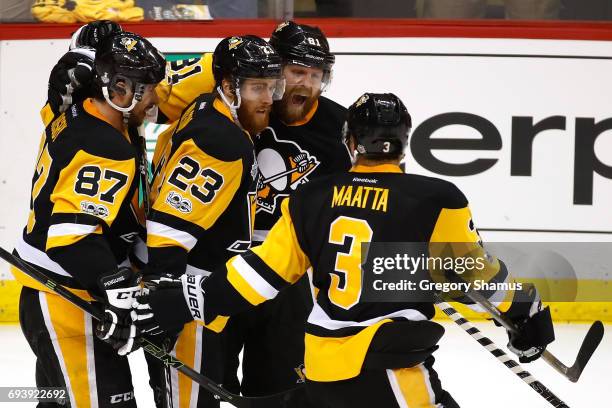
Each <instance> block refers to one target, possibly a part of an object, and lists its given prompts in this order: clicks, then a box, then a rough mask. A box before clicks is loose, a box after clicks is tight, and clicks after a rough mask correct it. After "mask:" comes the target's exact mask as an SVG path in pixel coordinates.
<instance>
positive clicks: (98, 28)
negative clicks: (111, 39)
mask: <svg viewBox="0 0 612 408" xmlns="http://www.w3.org/2000/svg"><path fill="white" fill-rule="evenodd" d="M122 31H123V29H122V28H121V26H120V25H119V24H118V23H115V22H114V21H110V20H99V21H92V22H91V23H88V24H85V25H84V26H81V27H80V28H79V29H78V30H77V31H76V32H75V33H74V34H72V39H71V41H70V49H71V50H72V49H74V48H78V47H90V48H93V49H98V45H100V43H101V42H102V40H104V39H105V38H106V37H108V36H111V35H113V34H117V33H120V32H122Z"/></svg>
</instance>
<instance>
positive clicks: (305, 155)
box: [153, 21, 351, 396]
mask: <svg viewBox="0 0 612 408" xmlns="http://www.w3.org/2000/svg"><path fill="white" fill-rule="evenodd" d="M270 44H271V45H272V46H273V47H274V48H275V49H276V51H277V52H278V53H279V54H280V56H281V58H282V63H283V77H284V78H285V81H286V91H285V94H284V95H283V99H282V100H279V101H275V102H274V104H273V107H272V113H271V115H270V124H269V126H267V127H266V128H265V129H263V130H262V131H261V132H259V134H258V135H257V136H255V138H254V143H255V150H256V153H257V164H258V166H259V171H260V174H261V179H260V182H259V185H258V188H257V215H256V216H255V232H254V236H253V240H254V241H255V242H261V241H262V240H263V239H264V238H265V236H266V234H267V232H268V230H269V229H270V228H271V226H272V225H273V224H274V222H275V221H276V220H277V219H278V218H279V217H280V202H281V200H282V199H283V198H285V197H287V196H289V195H290V194H291V193H292V192H294V191H295V190H297V189H299V188H300V187H301V186H303V185H305V184H306V183H307V182H308V181H309V180H312V179H316V178H318V177H322V176H325V175H328V174H333V173H336V172H340V171H346V170H348V169H349V168H350V165H351V162H350V157H349V155H348V152H347V150H346V147H345V146H344V144H343V143H342V138H341V131H342V124H343V123H344V118H345V113H346V109H345V108H343V107H341V106H340V105H338V104H337V103H335V102H333V101H331V100H329V99H327V98H325V97H323V96H321V93H322V92H323V91H324V90H325V89H326V88H327V87H328V86H329V84H330V81H331V72H332V68H333V64H334V62H335V58H334V55H333V54H332V53H331V52H330V50H329V44H328V41H327V38H326V37H325V35H324V34H323V33H322V32H321V30H319V29H318V28H317V27H311V26H308V25H304V24H296V23H294V22H291V21H287V22H283V23H281V24H279V26H278V27H277V28H276V29H275V30H274V32H273V33H272V36H271V38H270ZM211 61H212V56H211V55H210V54H204V55H203V56H202V57H201V58H194V59H191V60H185V61H175V62H171V63H170V64H169V66H170V68H171V69H170V71H169V74H168V76H167V78H168V82H169V84H171V85H172V88H171V90H172V92H171V94H170V96H169V98H168V99H167V102H165V103H160V116H159V117H158V119H160V120H162V121H164V120H170V121H173V122H174V123H175V125H174V126H176V125H177V122H176V119H177V115H178V114H179V112H180V111H181V109H182V108H183V107H184V106H185V104H186V103H187V102H189V101H191V100H192V99H193V98H195V97H196V96H197V95H198V94H199V93H200V92H205V91H207V90H208V88H209V87H212V84H213V83H214V81H212V80H211V75H210V72H211V68H210V64H211ZM169 84H167V85H169ZM160 89H164V88H161V87H160ZM165 89H167V87H166V88H165ZM160 94H163V92H160ZM172 132H173V127H171V128H170V129H169V130H168V131H166V132H165V133H163V134H162V135H160V137H159V139H158V141H157V145H156V151H155V155H154V158H153V167H154V170H153V171H154V173H157V171H158V169H159V167H160V166H159V165H158V163H163V161H164V160H165V159H164V157H163V151H164V147H165V144H166V143H167V141H168V140H169V138H170V136H171V135H172ZM245 248H246V247H245ZM311 308H312V298H311V294H310V287H309V283H308V278H307V277H304V278H303V279H302V280H301V281H300V283H299V284H298V285H295V286H294V287H292V288H290V289H289V290H287V291H285V292H284V293H283V294H281V295H280V296H279V298H278V299H275V301H274V302H270V303H268V304H266V305H262V307H260V308H258V309H256V310H253V311H247V312H245V313H244V314H242V315H239V316H234V317H233V318H232V319H231V320H230V321H229V323H228V326H229V327H228V328H227V332H228V336H227V339H226V342H225V343H226V346H227V347H228V349H229V351H228V354H227V355H228V357H229V360H228V361H226V363H225V365H226V367H227V370H226V376H225V378H224V381H223V383H224V385H225V387H227V388H228V389H230V390H232V391H234V392H239V391H242V393H243V394H245V395H250V396H261V395H266V394H272V393H276V392H280V391H282V390H286V389H289V388H292V387H294V386H295V385H296V384H297V383H301V382H303V381H304V376H303V373H302V367H303V355H304V342H303V337H304V323H305V321H306V318H307V316H308V313H310V310H311ZM243 345H244V352H243V360H242V371H243V372H242V384H241V385H240V384H239V383H238V378H237V376H236V371H237V369H238V354H239V353H240V350H241V349H242V347H243Z"/></svg>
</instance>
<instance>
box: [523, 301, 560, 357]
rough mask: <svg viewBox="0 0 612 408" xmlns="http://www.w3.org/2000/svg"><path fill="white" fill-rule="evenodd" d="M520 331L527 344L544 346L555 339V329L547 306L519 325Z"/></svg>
mask: <svg viewBox="0 0 612 408" xmlns="http://www.w3.org/2000/svg"><path fill="white" fill-rule="evenodd" d="M521 332H522V333H523V335H524V336H525V337H526V341H527V342H528V344H531V345H534V346H540V347H546V345H548V344H550V343H552V342H553V341H555V329H554V327H553V323H552V317H551V315H550V308H549V307H548V306H547V307H545V308H544V309H542V310H540V311H539V312H538V313H536V314H534V315H533V316H531V318H529V319H527V321H525V323H524V324H523V326H522V327H521Z"/></svg>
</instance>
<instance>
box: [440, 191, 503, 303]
mask: <svg viewBox="0 0 612 408" xmlns="http://www.w3.org/2000/svg"><path fill="white" fill-rule="evenodd" d="M452 187H453V188H452V189H451V194H450V199H447V200H444V202H446V204H447V206H446V207H443V208H441V210H440V212H439V214H438V217H437V220H436V222H435V226H434V229H433V232H432V234H431V238H430V241H429V254H430V257H432V258H433V259H434V261H433V262H432V263H431V267H430V273H431V275H432V279H433V280H434V281H436V282H446V281H449V280H450V281H456V280H461V281H464V282H467V283H471V284H472V287H474V286H475V285H474V284H475V283H476V282H477V281H478V285H477V286H478V287H494V286H497V284H500V283H502V284H503V283H508V282H509V281H510V280H511V275H510V273H509V272H508V270H507V268H506V266H505V264H504V263H503V262H502V261H501V260H499V259H497V258H496V257H494V256H492V255H491V254H490V253H488V252H487V251H486V250H485V248H484V245H483V242H482V240H481V238H480V235H479V233H478V230H477V229H476V227H475V225H474V221H473V219H472V212H471V210H470V208H469V205H468V202H467V199H466V198H465V196H464V195H463V193H461V191H459V189H457V188H456V187H455V186H452ZM450 258H452V259H453V260H454V261H453V265H454V274H455V275H452V276H449V275H448V271H447V267H446V266H444V267H440V265H442V264H443V263H444V261H445V260H447V259H450ZM435 260H440V262H439V263H436V262H435ZM481 293H482V294H483V295H485V296H486V297H487V298H489V299H490V300H492V301H494V302H495V303H496V304H497V305H498V306H500V307H502V308H503V309H507V308H508V307H509V303H508V301H511V300H512V298H513V296H514V292H513V291H501V292H498V291H495V290H489V291H486V290H485V291H481ZM450 296H451V298H453V300H456V301H459V302H461V303H464V304H466V305H467V306H469V307H470V308H472V309H474V310H476V311H479V312H480V311H482V310H480V308H479V307H478V306H477V305H474V304H473V302H472V301H471V300H470V299H469V298H467V297H466V296H465V295H463V294H462V293H459V292H450Z"/></svg>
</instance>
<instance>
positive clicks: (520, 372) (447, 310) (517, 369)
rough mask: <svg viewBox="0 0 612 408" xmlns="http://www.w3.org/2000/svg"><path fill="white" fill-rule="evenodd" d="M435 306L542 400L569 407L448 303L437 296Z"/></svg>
mask: <svg viewBox="0 0 612 408" xmlns="http://www.w3.org/2000/svg"><path fill="white" fill-rule="evenodd" d="M434 297H435V301H434V303H435V304H436V306H438V307H439V308H440V310H442V311H443V312H444V314H446V315H447V316H448V317H450V318H451V319H452V320H453V321H454V322H455V323H457V325H459V327H461V328H462V329H463V330H465V332H466V333H468V334H469V335H470V336H472V338H473V339H474V340H476V341H477V342H478V343H480V345H481V346H483V347H484V348H485V349H487V350H488V351H489V352H490V353H491V354H493V355H494V356H495V357H496V358H497V359H498V360H499V361H501V362H502V363H503V364H504V365H505V366H506V367H508V369H510V371H512V372H513V373H514V374H516V375H517V376H518V377H519V378H520V379H521V380H523V381H525V382H526V383H527V385H529V386H530V387H531V388H533V390H534V391H535V392H537V393H538V394H540V396H541V397H542V398H544V399H545V400H546V401H548V402H549V403H550V404H551V405H552V406H553V407H556V408H569V406H568V405H567V404H566V403H565V402H563V401H561V399H559V397H557V396H556V395H555V394H553V393H552V391H550V390H549V389H548V388H546V387H545V386H544V385H543V384H542V383H541V382H539V381H538V380H536V379H535V378H534V377H533V376H532V375H531V374H530V373H529V372H528V371H525V370H524V369H523V367H521V365H520V364H519V363H517V362H516V361H514V360H512V359H511V358H510V357H509V356H508V355H507V354H506V353H505V352H504V351H503V350H501V349H500V348H499V347H497V345H496V344H495V343H493V341H492V340H491V339H489V338H488V337H486V336H484V335H483V334H482V333H481V332H480V330H478V329H477V328H476V327H474V326H473V325H472V324H471V323H470V322H469V321H468V320H467V319H466V318H465V317H463V316H462V315H461V314H460V313H459V312H458V311H457V310H455V308H453V307H452V306H451V305H449V304H448V303H446V302H444V301H443V300H442V298H441V297H440V296H439V295H437V294H436V295H434Z"/></svg>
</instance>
